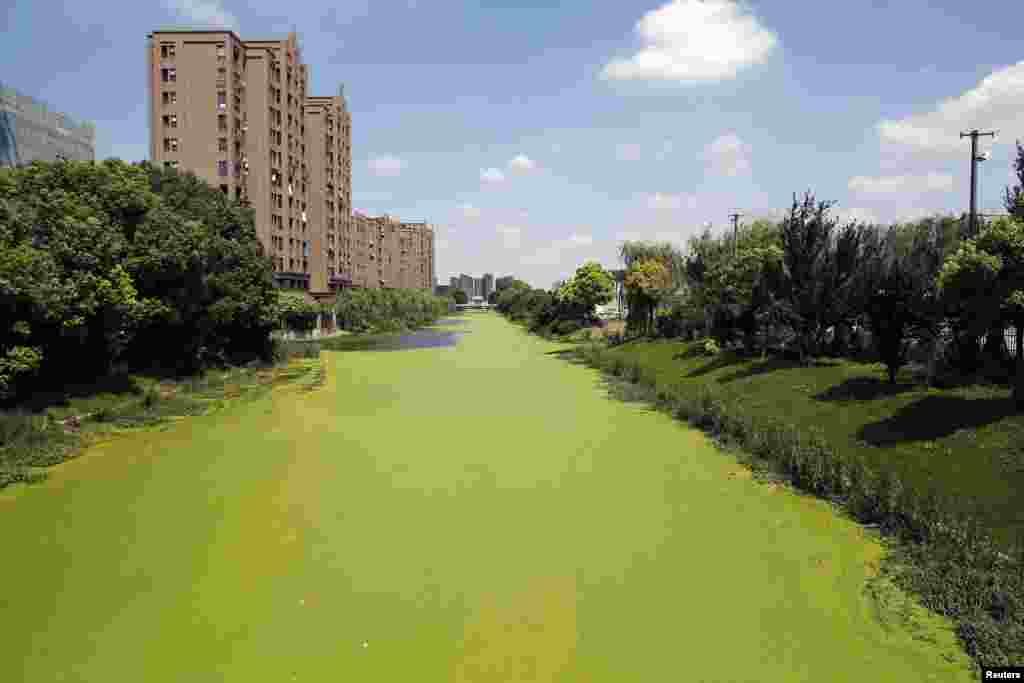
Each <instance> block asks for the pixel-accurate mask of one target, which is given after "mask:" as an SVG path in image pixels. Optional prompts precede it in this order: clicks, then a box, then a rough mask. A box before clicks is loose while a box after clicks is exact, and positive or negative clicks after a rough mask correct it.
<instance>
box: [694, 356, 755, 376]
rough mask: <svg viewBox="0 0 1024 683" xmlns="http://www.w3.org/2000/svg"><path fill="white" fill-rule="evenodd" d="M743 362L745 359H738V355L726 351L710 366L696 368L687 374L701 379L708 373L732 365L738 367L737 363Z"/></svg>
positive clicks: (715, 358)
mask: <svg viewBox="0 0 1024 683" xmlns="http://www.w3.org/2000/svg"><path fill="white" fill-rule="evenodd" d="M743 360H744V359H743V358H740V357H738V356H737V355H736V354H734V353H732V352H731V351H726V352H723V353H720V354H718V355H717V356H715V357H714V359H712V361H711V362H710V363H708V364H706V365H704V366H702V367H699V368H696V369H695V370H691V371H690V372H688V373H687V374H686V376H687V377H701V376H703V375H706V374H708V373H711V372H714V371H715V370H721V369H722V368H727V367H729V366H730V365H736V364H737V363H742V362H743Z"/></svg>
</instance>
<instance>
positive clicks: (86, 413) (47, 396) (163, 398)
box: [0, 342, 323, 489]
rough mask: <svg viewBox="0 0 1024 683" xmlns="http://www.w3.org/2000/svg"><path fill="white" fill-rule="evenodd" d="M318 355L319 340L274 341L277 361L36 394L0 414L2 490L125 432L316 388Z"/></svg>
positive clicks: (122, 378)
mask: <svg viewBox="0 0 1024 683" xmlns="http://www.w3.org/2000/svg"><path fill="white" fill-rule="evenodd" d="M319 354H320V349H319V346H318V345H316V344H301V343H288V342H275V343H274V352H273V359H272V360H271V361H270V362H266V363H250V364H249V365H248V366H245V367H232V368H227V369H225V370H209V371H205V372H202V373H200V374H197V375H193V376H188V377H184V378H181V377H178V378H173V377H155V376H143V375H128V374H120V375H107V376H104V377H101V378H100V379H98V380H95V381H93V382H90V383H88V384H81V385H68V386H65V387H63V388H62V389H61V390H60V391H54V392H50V393H42V392H40V393H37V394H35V395H34V396H33V397H32V401H31V402H30V403H25V404H22V405H21V406H19V408H18V409H16V410H12V411H0V489H2V488H4V487H6V486H9V485H11V484H15V483H18V482H25V483H34V482H38V481H42V480H43V479H45V478H46V469H45V468H47V467H50V466H53V465H56V464H58V463H61V462H64V461H65V460H70V459H72V458H74V457H75V456H77V455H78V454H79V453H81V452H82V450H83V449H84V448H86V447H88V446H89V445H91V444H92V443H94V442H95V441H96V440H97V439H100V438H107V437H108V436H109V435H110V434H112V433H115V432H117V431H120V430H125V429H132V428H141V427H151V426H155V425H158V424H161V423H163V422H165V421H167V420H168V419H173V418H180V417H187V416H191V415H200V414H204V413H207V412H210V411H212V410H216V409H218V408H219V407H221V406H223V405H225V403H226V402H227V401H229V400H237V399H239V398H256V397H259V396H261V395H263V394H264V393H265V392H266V391H267V390H269V389H271V388H272V387H276V386H281V385H285V384H287V385H289V386H296V387H297V388H300V389H306V390H309V389H313V388H316V387H317V386H320V384H322V382H323V367H322V364H321V362H320V360H319V359H318V356H319Z"/></svg>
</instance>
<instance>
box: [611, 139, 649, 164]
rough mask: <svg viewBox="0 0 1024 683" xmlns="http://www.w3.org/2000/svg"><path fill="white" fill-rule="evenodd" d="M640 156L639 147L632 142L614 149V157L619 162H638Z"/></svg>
mask: <svg viewBox="0 0 1024 683" xmlns="http://www.w3.org/2000/svg"><path fill="white" fill-rule="evenodd" d="M642 155H643V152H642V149H641V147H640V145H638V144H636V143H633V142H625V143H622V144H620V145H617V146H616V147H615V156H616V157H617V158H618V159H619V161H640V158H641V156H642Z"/></svg>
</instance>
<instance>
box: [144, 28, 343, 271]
mask: <svg viewBox="0 0 1024 683" xmlns="http://www.w3.org/2000/svg"><path fill="white" fill-rule="evenodd" d="M147 49H148V54H149V66H150V73H149V79H148V80H149V93H150V158H151V159H152V160H153V162H154V163H157V164H163V165H164V166H168V167H172V168H178V169H180V170H182V171H191V172H193V173H195V174H196V175H197V176H198V177H200V178H202V179H203V180H205V181H206V182H208V183H210V184H211V185H213V186H214V187H219V188H220V189H221V191H222V192H224V193H225V194H228V195H230V196H232V197H233V198H235V199H237V200H239V201H242V202H247V203H248V205H249V206H251V207H252V209H253V212H254V214H255V221H256V233H257V235H258V236H259V240H260V242H261V243H262V245H263V248H264V250H265V253H267V254H268V255H269V256H270V257H271V259H272V261H273V264H274V277H275V280H276V281H277V282H278V283H279V285H280V286H282V287H286V288H296V289H306V290H314V291H316V289H317V287H318V286H320V285H323V288H324V289H325V290H326V282H325V280H326V276H324V277H318V276H319V271H323V272H324V273H326V264H325V263H324V261H325V260H326V259H325V255H324V254H323V241H324V240H323V226H322V224H316V223H314V222H313V221H311V220H310V208H311V206H310V205H311V199H312V190H313V188H312V183H311V179H310V168H309V164H308V162H307V158H306V154H307V141H306V129H305V117H304V112H303V108H304V103H305V101H306V97H307V87H308V82H309V69H308V67H307V66H306V65H305V64H303V62H302V53H301V51H300V49H299V45H298V39H297V37H296V35H295V34H294V33H292V34H290V35H289V36H288V37H287V38H285V39H283V40H242V39H241V38H239V37H238V36H237V35H236V34H235V33H234V32H232V31H226V30H211V31H192V30H188V31H176V30H168V31H155V32H153V33H151V34H150V35H149V45H148V48H147ZM315 277H318V279H316V280H315V279H314V278H315Z"/></svg>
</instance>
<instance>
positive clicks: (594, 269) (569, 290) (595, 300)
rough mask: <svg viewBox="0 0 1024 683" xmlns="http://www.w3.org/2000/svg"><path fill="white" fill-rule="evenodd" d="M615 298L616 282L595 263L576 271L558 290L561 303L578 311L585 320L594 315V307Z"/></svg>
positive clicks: (589, 263)
mask: <svg viewBox="0 0 1024 683" xmlns="http://www.w3.org/2000/svg"><path fill="white" fill-rule="evenodd" d="M613 296H615V281H614V280H613V279H612V276H611V275H610V274H609V273H608V272H607V271H606V270H605V269H604V268H602V267H601V265H600V264H599V263H597V262H595V261H589V262H587V263H585V264H583V265H582V266H580V267H579V268H577V269H576V273H575V274H574V275H573V276H572V278H571V279H569V280H568V281H567V282H566V283H565V284H563V285H562V287H561V288H560V289H559V290H558V297H557V298H558V299H559V301H561V302H563V303H565V304H568V305H569V306H571V307H574V308H576V309H578V310H579V311H580V312H581V313H582V316H583V318H589V317H591V316H593V314H594V307H595V306H600V305H602V304H606V303H608V302H609V301H611V300H612V297H613Z"/></svg>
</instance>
